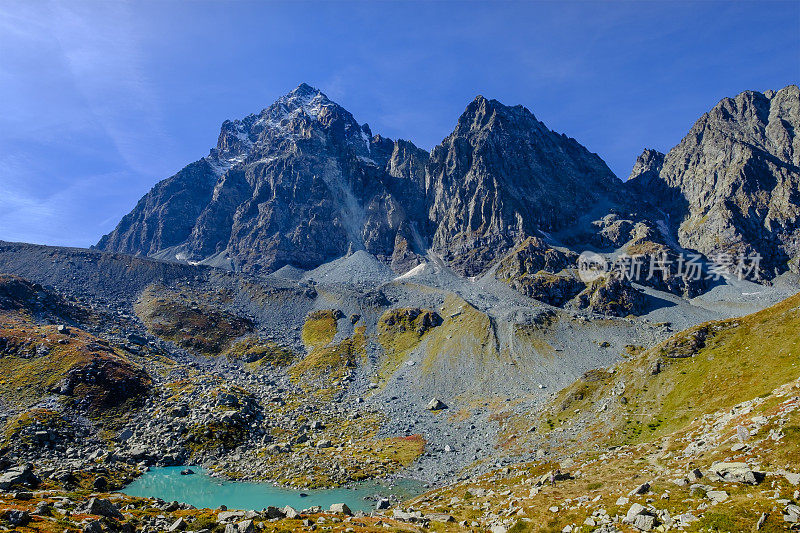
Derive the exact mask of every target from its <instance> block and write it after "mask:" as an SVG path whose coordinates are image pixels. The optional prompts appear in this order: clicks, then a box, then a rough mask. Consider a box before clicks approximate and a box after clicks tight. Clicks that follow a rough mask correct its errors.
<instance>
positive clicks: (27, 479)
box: [0, 464, 39, 491]
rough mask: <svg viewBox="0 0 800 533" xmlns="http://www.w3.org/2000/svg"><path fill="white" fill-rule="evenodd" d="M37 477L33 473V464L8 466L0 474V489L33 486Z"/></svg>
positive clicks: (37, 481) (36, 483)
mask: <svg viewBox="0 0 800 533" xmlns="http://www.w3.org/2000/svg"><path fill="white" fill-rule="evenodd" d="M38 484H39V478H37V477H36V475H35V474H34V473H33V465H31V464H24V465H20V466H15V467H12V468H9V469H8V470H6V471H5V472H3V474H2V475H0V490H2V491H7V490H9V489H10V488H12V487H14V486H26V487H35V486H37V485H38Z"/></svg>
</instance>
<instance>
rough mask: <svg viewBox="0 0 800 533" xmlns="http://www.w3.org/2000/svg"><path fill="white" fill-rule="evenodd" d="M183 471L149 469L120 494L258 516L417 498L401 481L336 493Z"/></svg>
mask: <svg viewBox="0 0 800 533" xmlns="http://www.w3.org/2000/svg"><path fill="white" fill-rule="evenodd" d="M186 468H187V467H185V466H168V467H163V468H152V469H150V471H148V472H146V473H145V474H144V475H142V476H141V477H139V478H138V479H136V480H135V481H134V482H133V483H131V484H130V485H128V486H127V487H125V488H124V489H123V490H122V492H123V493H124V494H127V495H128V496H136V497H140V498H161V499H162V500H165V501H178V502H181V503H188V504H190V505H194V506H195V507H198V508H201V509H204V508H208V509H216V508H218V507H220V506H221V505H225V506H226V507H227V508H228V509H241V510H254V511H258V510H261V509H264V508H265V507H267V506H270V505H274V506H275V507H284V506H286V505H291V506H292V507H294V508H295V509H298V510H302V509H308V508H310V507H314V506H317V505H318V506H320V507H322V508H323V509H326V510H327V509H328V508H329V507H330V506H331V505H332V504H334V503H346V504H347V506H348V507H350V509H352V510H353V511H359V510H360V511H370V510H373V509H375V504H376V503H377V499H376V498H378V497H388V496H390V495H393V496H395V497H397V498H398V499H400V500H404V499H408V498H411V497H413V496H416V495H418V494H420V493H421V492H422V491H423V490H424V489H423V485H422V483H420V482H418V481H413V480H407V479H400V480H395V481H391V482H390V481H365V482H361V483H356V484H353V485H350V486H347V487H339V488H334V489H315V490H304V491H300V490H293V489H285V488H281V487H276V486H275V485H272V484H270V483H260V482H254V481H227V480H223V479H219V478H216V477H212V476H209V475H208V474H206V473H205V472H204V471H203V469H202V468H199V467H194V466H192V467H190V468H191V469H192V470H194V472H195V474H191V475H181V470H185V469H186Z"/></svg>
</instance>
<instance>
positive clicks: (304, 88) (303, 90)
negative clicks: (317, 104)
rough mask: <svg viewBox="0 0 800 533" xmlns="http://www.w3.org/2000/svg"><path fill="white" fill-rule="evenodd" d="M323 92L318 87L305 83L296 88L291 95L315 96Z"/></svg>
mask: <svg viewBox="0 0 800 533" xmlns="http://www.w3.org/2000/svg"><path fill="white" fill-rule="evenodd" d="M321 92H322V91H320V90H319V89H317V88H316V87H312V86H311V85H309V84H307V83H305V82H304V83H301V84H300V85H298V86H297V87H295V88H294V89H293V90H292V92H291V93H289V94H298V95H303V94H315V93H321Z"/></svg>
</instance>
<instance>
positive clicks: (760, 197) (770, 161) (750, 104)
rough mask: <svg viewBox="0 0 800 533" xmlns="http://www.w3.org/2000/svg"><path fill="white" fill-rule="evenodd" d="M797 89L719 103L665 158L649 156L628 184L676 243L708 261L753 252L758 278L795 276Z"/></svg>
mask: <svg viewBox="0 0 800 533" xmlns="http://www.w3.org/2000/svg"><path fill="white" fill-rule="evenodd" d="M798 124H800V90H798V88H797V86H796V85H790V86H788V87H785V88H783V89H781V90H780V91H778V92H775V91H766V92H765V93H760V92H755V91H745V92H743V93H741V94H739V95H738V96H736V97H735V98H724V99H722V100H721V101H720V102H719V103H718V104H717V105H716V106H714V108H713V109H712V110H711V111H709V112H708V113H706V114H704V115H703V116H702V117H700V119H699V120H698V121H697V122H696V123H695V124H694V126H693V127H692V129H691V130H690V131H689V133H688V134H687V135H686V137H684V138H683V140H682V141H681V142H680V143H679V144H678V145H677V146H676V147H674V148H673V149H672V150H670V151H669V152H668V153H667V154H666V155H664V154H659V153H657V152H655V151H652V150H646V151H645V152H644V153H643V154H642V155H641V156H640V157H639V159H638V160H637V162H636V165H635V166H634V169H633V172H632V173H631V178H630V180H629V183H630V184H631V186H632V188H633V189H636V190H637V191H638V192H639V194H640V195H646V192H647V191H648V190H649V191H650V195H649V198H648V197H646V196H645V198H648V199H650V200H651V201H654V200H655V201H657V202H659V203H662V202H663V206H664V212H665V214H666V215H667V217H668V219H669V222H670V224H671V226H672V229H673V231H675V233H676V235H677V237H678V241H679V243H680V244H681V245H682V246H684V247H686V248H691V249H695V250H698V251H700V252H701V253H703V254H705V255H707V256H711V255H715V254H722V253H724V254H730V255H731V256H733V257H737V256H738V255H740V254H743V255H752V254H755V253H758V254H760V255H761V256H762V257H763V261H762V263H761V267H762V268H761V276H762V277H764V278H767V279H771V278H772V277H774V276H775V275H777V274H780V273H781V272H785V271H786V270H787V269H789V270H792V271H794V272H797V271H798V263H797V261H798V253H800V226H798V221H799V220H800V219H799V218H798V217H799V216H800V139H798V138H797V137H796V135H795V131H796V129H797V127H798Z"/></svg>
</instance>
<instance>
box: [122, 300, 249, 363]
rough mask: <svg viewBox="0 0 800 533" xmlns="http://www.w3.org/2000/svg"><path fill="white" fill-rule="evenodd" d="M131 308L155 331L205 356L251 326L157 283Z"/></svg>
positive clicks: (228, 343)
mask: <svg viewBox="0 0 800 533" xmlns="http://www.w3.org/2000/svg"><path fill="white" fill-rule="evenodd" d="M204 301H205V299H204ZM134 310H135V312H136V314H137V316H139V318H141V319H142V321H143V322H144V323H145V325H146V326H147V329H148V330H149V331H150V332H151V333H153V334H154V335H156V336H158V337H160V338H162V339H165V340H170V341H173V342H175V343H177V344H178V345H180V346H182V347H183V348H186V349H187V350H191V351H194V352H197V353H198V354H201V355H206V356H217V355H219V354H220V353H222V352H224V351H225V350H226V349H228V348H229V347H230V346H231V344H232V343H233V341H234V340H235V339H237V338H239V337H241V336H242V335H244V334H246V333H248V332H250V331H251V330H252V325H251V324H250V322H249V321H247V320H244V319H242V318H239V317H237V316H235V315H232V314H231V313H228V312H226V311H223V310H221V309H218V308H216V307H212V306H210V305H205V304H204V305H200V304H197V303H194V302H193V300H192V299H191V298H190V297H189V295H186V294H182V293H179V292H175V291H172V290H169V289H166V288H164V287H162V286H158V285H152V286H150V287H148V288H147V289H146V290H145V291H144V292H143V293H142V295H141V296H140V297H139V300H138V301H137V302H136V304H135V305H134Z"/></svg>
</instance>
